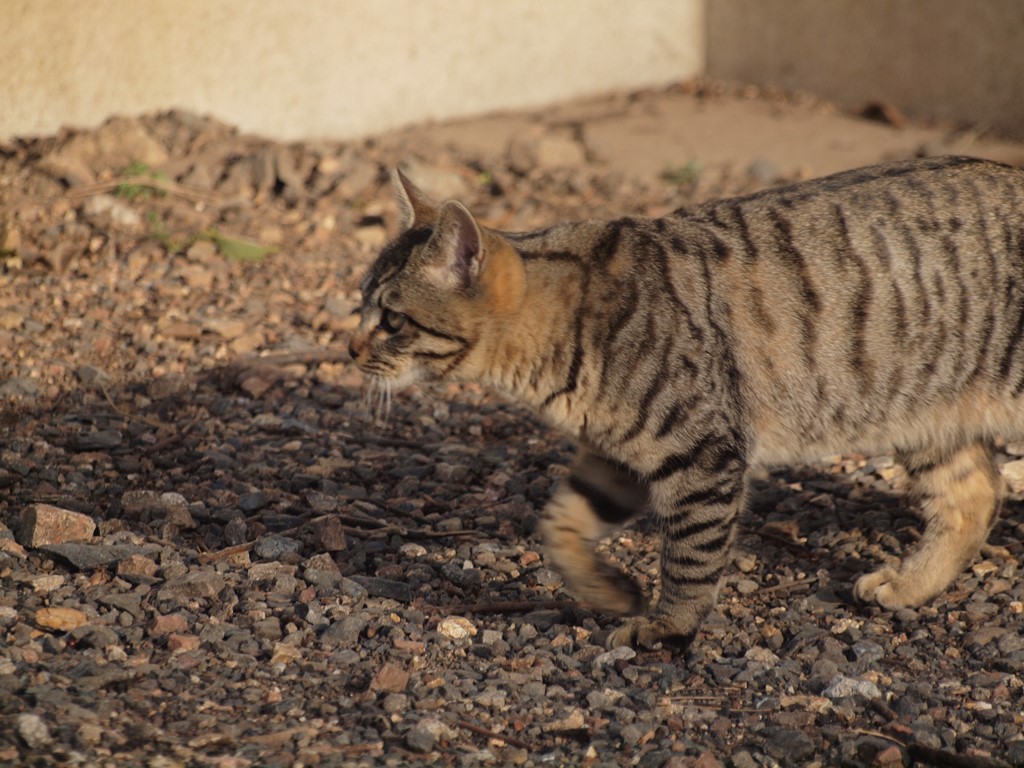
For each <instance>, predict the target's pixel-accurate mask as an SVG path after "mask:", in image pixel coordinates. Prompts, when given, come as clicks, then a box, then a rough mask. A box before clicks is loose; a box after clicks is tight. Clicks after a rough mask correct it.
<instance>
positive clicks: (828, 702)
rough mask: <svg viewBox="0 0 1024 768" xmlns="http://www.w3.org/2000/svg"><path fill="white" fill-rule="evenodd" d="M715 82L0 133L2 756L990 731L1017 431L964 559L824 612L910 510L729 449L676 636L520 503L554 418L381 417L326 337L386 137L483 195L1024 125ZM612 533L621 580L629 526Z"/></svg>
mask: <svg viewBox="0 0 1024 768" xmlns="http://www.w3.org/2000/svg"><path fill="white" fill-rule="evenodd" d="M865 114H866V115H867V117H864V116H856V115H850V114H845V113H842V112H841V111H839V110H837V109H835V108H834V107H832V106H830V105H829V104H826V103H822V102H820V101H818V100H815V99H813V98H810V97H805V96H799V95H792V94H779V93H772V92H766V91H763V90H756V89H749V88H740V87H734V86H726V85H722V84H716V83H703V82H698V83H687V84H683V85H678V86H674V87H671V88H667V89H662V90H657V91H645V92H641V93H629V94H616V95H611V96H606V97H601V98H595V99H589V100H585V101H581V102H577V103H571V104H564V105H558V106H556V107H552V108H550V109H546V110H538V111H535V112H528V113H511V114H502V115H494V116H490V117H485V118H480V119H474V120H466V121H457V122H449V123H441V124H436V125H424V126H416V127H414V128H409V129H403V130H400V131H395V132H393V133H390V134H387V135H383V136H378V137H371V138H367V139H364V140H361V141H350V142H333V141H309V142H304V143H295V144H283V143H277V142H272V141H267V140H264V139H261V138H258V137H254V136H247V135H243V134H240V133H239V132H238V131H237V130H235V129H233V128H232V127H230V126H227V125H224V124H222V123H219V122H217V121H216V120H214V119H211V118H208V117H202V116H197V115H191V114H186V113H181V112H171V113H166V114H159V115H150V116H143V117H128V118H116V119H113V120H111V121H109V122H107V123H106V124H104V125H103V126H100V127H98V128H96V129H92V130H83V131H78V130H68V131H65V132H62V133H61V134H60V135H58V136H50V137H42V138H31V139H19V140H14V141H10V142H7V143H6V144H0V350H2V355H0V633H2V634H0V637H2V638H3V639H2V641H0V764H11V765H23V764H24V765H41V766H42V765H110V766H124V765H145V766H154V767H157V766H159V767H161V768H162V767H163V766H174V765H196V766H207V765H210V766H224V767H225V768H228V767H233V766H262V765H273V766H312V765H377V764H379V765H408V764H431V765H460V766H461V765H524V766H530V765H538V766H539V765H640V766H646V767H647V768H659V767H660V766H671V767H672V768H678V767H681V766H701V768H712V767H713V766H718V765H731V766H736V767H737V768H748V767H749V766H774V765H801V766H802V765H819V766H825V765H848V766H861V765H864V766H871V765H878V766H888V765H892V766H895V765H910V764H912V762H914V761H916V764H918V765H937V766H967V765H972V766H983V767H985V766H1005V765H1024V736H1022V734H1021V729H1022V726H1024V680H1022V676H1024V625H1022V617H1021V614H1022V613H1024V584H1022V583H1021V580H1020V579H1019V568H1018V559H1019V557H1020V555H1021V551H1022V546H1021V537H1022V535H1024V519H1022V518H1021V504H1020V501H1021V495H1020V491H1021V490H1024V461H1021V460H1020V459H1019V458H1018V457H1019V456H1021V455H1024V446H1015V445H1009V446H1002V451H1001V454H1000V463H1001V464H1002V466H1003V471H1004V474H1005V475H1006V477H1007V479H1008V481H1009V483H1010V486H1011V489H1012V491H1013V493H1011V495H1010V499H1009V501H1008V503H1007V504H1006V505H1005V506H1004V510H1003V514H1002V516H1001V518H1000V520H999V522H998V524H997V525H996V527H995V529H994V531H993V533H992V537H991V539H990V542H991V546H990V547H989V548H988V549H987V550H986V551H985V553H984V558H983V559H982V560H980V561H979V562H977V563H975V564H974V565H973V566H972V568H971V569H970V570H969V571H968V572H966V573H965V574H964V575H963V577H962V578H961V579H960V580H959V581H958V582H957V584H956V585H955V587H954V588H953V589H952V590H951V591H950V592H949V593H948V594H946V595H944V596H943V597H941V598H940V599H938V600H937V601H936V602H935V603H934V604H933V605H930V606H927V607H925V608H922V609H920V610H917V611H907V610H905V611H898V612H895V613H892V612H887V611H882V610H880V609H878V608H863V607H858V606H856V605H854V604H853V603H852V601H851V600H850V592H849V587H850V584H851V583H852V581H853V580H854V579H855V578H856V576H857V575H859V574H860V573H862V572H864V571H866V570H870V569H872V568H873V567H875V566H876V565H877V564H878V563H879V562H882V561H886V560H889V559H891V558H893V557H894V556H895V554H896V553H898V552H900V551H902V550H903V549H905V548H906V546H908V545H909V544H910V543H911V542H913V540H914V538H915V536H916V535H917V531H918V528H917V524H916V522H915V520H914V519H913V515H912V511H911V509H910V508H909V506H908V504H907V502H906V500H905V499H904V498H903V496H902V478H903V472H902V469H901V468H900V467H899V466H898V465H896V464H894V463H893V461H892V459H891V457H886V456H879V457H870V456H835V457H822V460H821V462H819V463H817V464H815V465H813V466H807V467H793V468H786V469H782V470H778V471H775V472H772V473H768V472H765V473H763V474H762V475H761V476H760V477H759V478H758V479H757V481H756V483H755V492H754V495H753V499H752V503H751V508H750V510H749V511H748V513H747V514H746V515H745V516H744V518H743V521H742V526H743V527H742V532H741V535H740V538H739V542H738V546H737V548H736V553H735V556H734V558H733V560H734V567H733V568H732V569H731V570H730V572H729V575H728V577H727V579H726V584H725V587H724V589H723V594H722V597H721V599H720V601H719V606H718V609H717V611H716V613H715V614H714V615H713V616H712V617H711V619H710V620H709V622H708V625H707V627H706V629H705V631H704V632H703V633H702V635H701V636H700V638H699V639H698V641H697V642H696V643H695V646H694V648H693V649H692V650H691V652H690V653H689V655H688V656H686V657H679V656H677V657H673V656H672V655H671V654H670V653H667V652H651V653H639V654H637V653H635V652H633V651H632V650H629V649H618V650H616V651H612V652H607V651H606V650H605V649H604V647H603V646H602V645H601V640H602V638H603V636H604V634H605V633H606V632H607V629H608V628H609V627H610V626H611V625H612V624H611V623H610V622H609V620H607V619H606V618H605V617H602V616H601V615H600V614H598V613H595V612H593V611H591V610H589V609H587V608H585V607H583V606H579V605H576V604H575V603H574V602H573V601H572V599H571V596H570V595H568V594H567V593H565V592H564V591H563V590H562V585H561V580H560V579H559V577H558V575H557V574H556V573H554V572H552V571H551V570H549V569H548V568H547V567H546V566H545V563H544V558H543V554H542V553H541V552H540V542H539V541H538V539H537V536H536V533H535V526H536V519H537V514H538V512H539V510H540V509H541V508H542V507H543V504H544V502H545V500H546V498H547V496H548V494H549V492H550V489H551V486H552V484H553V482H555V481H556V480H557V479H558V478H559V477H560V476H562V475H563V474H564V472H565V467H566V465H567V464H568V462H569V460H570V456H571V446H570V444H569V443H568V442H567V441H566V440H564V439H563V438H562V437H560V436H559V435H557V434H553V433H551V432H550V431H549V430H547V429H546V428H545V427H544V426H542V425H541V424H540V423H539V422H538V421H537V420H536V419H534V418H533V417H532V416H531V415H529V414H527V413H525V412H523V411H522V410H520V409H518V408H516V407H514V406H511V405H509V404H508V403H506V402H504V401H502V400H500V399H498V398H495V397H493V396H491V395H490V394H488V393H486V392H483V391H480V390H479V389H478V388H475V387H471V386H466V387H455V386H448V387H433V388H430V387H425V388H416V389H412V390H409V391H407V392H403V393H398V394H397V395H396V396H395V398H394V400H393V402H392V403H391V407H390V411H389V412H388V413H387V414H386V418H381V417H382V416H384V414H382V413H380V412H379V408H378V405H379V404H378V403H376V402H375V401H374V400H372V399H369V398H367V397H366V396H365V393H364V391H363V380H362V377H361V375H360V374H359V372H358V371H357V370H356V369H355V368H354V367H353V366H352V365H351V364H350V362H349V359H348V355H347V353H346V352H345V349H346V345H347V339H348V334H349V332H350V331H351V330H352V328H353V327H354V325H355V323H356V317H355V315H354V314H353V311H354V310H355V309H356V308H357V307H358V302H359V296H358V290H357V285H358V280H359V277H360V276H361V274H362V271H363V270H364V269H365V267H366V266H367V265H368V264H369V263H370V261H371V260H372V259H373V258H374V256H375V254H376V252H377V250H378V249H379V248H380V246H381V245H382V244H383V243H384V242H385V241H386V239H387V237H388V235H389V233H391V232H393V226H394V221H395V213H396V212H395V208H394V203H393V201H392V199H391V196H390V191H389V188H388V182H387V178H388V171H389V169H390V168H392V167H394V166H396V165H401V167H403V169H404V170H406V172H407V173H408V174H409V175H410V176H411V177H412V178H413V179H414V180H415V181H416V182H417V183H418V184H419V185H421V186H422V187H423V188H424V189H426V190H427V191H429V192H431V193H432V194H433V195H434V196H435V197H438V198H441V199H446V198H452V197H455V198H459V199H460V200H462V201H463V202H465V203H466V204H467V205H468V206H469V207H470V208H471V209H472V210H474V211H475V212H476V213H478V214H479V215H480V216H481V217H482V218H483V220H484V221H485V222H487V223H489V224H492V225H494V226H499V227H501V228H504V229H529V228H534V227H539V226H542V225H545V224H549V223H552V222H554V221H558V220H562V219H566V218H593V217H604V216H612V215H618V214H623V213H631V214H644V215H659V214H662V213H665V212H667V211H670V210H672V209H674V208H677V207H680V206H683V205H687V204H690V203H693V202H696V201H700V200H705V199H708V198H711V197H720V196H725V195H732V194H739V193H744V192H749V191H753V190H755V189H759V188H763V187H766V186H771V185H774V184H779V183H784V182H787V181H793V180H798V179H804V178H810V177H813V176H818V175H822V174H825V173H829V172H832V171H836V170H840V169H844V168H849V167H854V166H857V165H863V164H867V163H870V162H875V161H879V160H885V159H896V158H905V157H911V156H915V155H930V154H949V153H962V154H972V155H978V156H983V157H989V158H993V159H998V160H1001V161H1004V162H1010V163H1014V164H1018V165H1022V166H1024V146H1022V145H1019V144H1012V143H1007V142H1000V141H997V140H994V139H993V138H991V137H988V136H985V135H983V134H981V133H979V132H977V131H973V130H970V129H966V128H962V127H955V126H921V125H914V124H911V123H909V122H908V121H906V120H905V119H904V118H903V117H902V116H901V115H899V114H898V113H896V112H895V111H894V110H892V109H891V108H889V107H887V106H885V105H868V108H867V109H866V112H865ZM608 547H609V550H610V552H611V553H612V554H613V556H615V557H616V558H617V559H618V560H620V561H621V562H622V563H623V564H624V565H625V566H626V567H629V568H631V569H633V570H634V571H635V572H638V573H639V574H641V577H642V578H643V579H645V580H646V583H647V584H648V586H650V585H651V584H653V582H654V580H655V575H656V562H657V557H656V547H657V537H656V535H655V532H654V530H653V528H652V527H651V526H650V524H649V523H643V522H641V523H639V524H638V525H637V526H636V527H635V528H633V529H630V530H628V531H627V532H625V533H624V534H622V535H620V536H618V537H616V538H615V539H613V540H612V541H610V542H609V544H608Z"/></svg>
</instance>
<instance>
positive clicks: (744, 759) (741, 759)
mask: <svg viewBox="0 0 1024 768" xmlns="http://www.w3.org/2000/svg"><path fill="white" fill-rule="evenodd" d="M729 759H730V760H731V761H732V766H733V768H757V766H758V763H757V761H756V760H754V757H753V755H751V754H750V753H749V752H748V751H747V750H745V749H741V750H740V751H739V752H734V753H733V754H732V755H731V756H730V757H729Z"/></svg>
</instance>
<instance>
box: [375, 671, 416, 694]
mask: <svg viewBox="0 0 1024 768" xmlns="http://www.w3.org/2000/svg"><path fill="white" fill-rule="evenodd" d="M408 685H409V673H408V672H407V671H406V670H404V669H402V668H401V667H399V666H398V665H397V664H385V665H384V666H383V667H381V668H380V670H379V671H378V672H377V674H376V675H374V677H373V680H372V682H371V683H370V690H371V691H387V692H390V693H401V692H402V691H404V690H405V688H406V686H408Z"/></svg>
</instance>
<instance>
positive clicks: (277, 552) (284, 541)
mask: <svg viewBox="0 0 1024 768" xmlns="http://www.w3.org/2000/svg"><path fill="white" fill-rule="evenodd" d="M301 549H302V542H301V541H297V540H295V539H292V538H289V537H288V536H279V535H276V534H275V535H273V536H264V537H263V538H262V539H260V540H259V541H257V542H256V546H255V547H254V549H253V552H254V554H255V555H256V557H258V558H260V559H262V560H280V559H281V558H282V557H283V556H284V555H286V554H296V553H298V552H299V551H300V550H301Z"/></svg>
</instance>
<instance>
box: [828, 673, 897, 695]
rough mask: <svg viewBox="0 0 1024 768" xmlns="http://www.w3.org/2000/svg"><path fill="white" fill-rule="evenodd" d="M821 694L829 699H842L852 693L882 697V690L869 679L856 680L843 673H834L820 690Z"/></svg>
mask: <svg viewBox="0 0 1024 768" xmlns="http://www.w3.org/2000/svg"><path fill="white" fill-rule="evenodd" d="M821 695H822V696H825V697H826V698H829V699H843V698H846V697H847V696H854V695H860V696H863V697H865V698H867V699H879V698H881V697H882V692H881V691H880V690H878V686H877V685H875V684H874V683H872V682H871V681H869V680H858V679H856V678H852V677H846V676H844V675H836V676H835V677H834V678H832V680H831V681H830V682H829V684H828V685H827V686H825V690H823V691H822V692H821Z"/></svg>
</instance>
